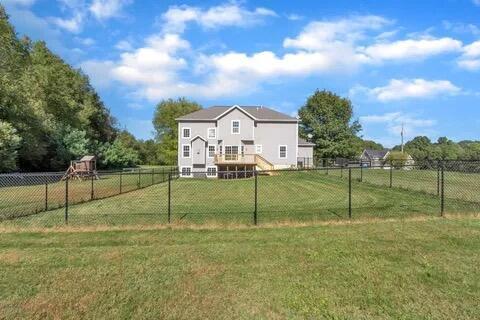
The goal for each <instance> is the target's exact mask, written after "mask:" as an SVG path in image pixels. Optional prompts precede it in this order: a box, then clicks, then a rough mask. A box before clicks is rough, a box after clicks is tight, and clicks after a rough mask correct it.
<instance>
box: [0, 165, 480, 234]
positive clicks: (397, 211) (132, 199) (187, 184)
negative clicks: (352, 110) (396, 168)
mask: <svg viewBox="0 0 480 320" xmlns="http://www.w3.org/2000/svg"><path fill="white" fill-rule="evenodd" d="M376 172H378V174H383V172H382V171H379V170H376V171H375V173H372V174H377V173H376ZM410 173H411V174H414V172H410ZM368 174H370V173H368ZM414 179H415V176H411V177H410V180H412V181H415V180H414ZM365 181H368V180H365ZM254 183H255V181H254V179H253V178H250V179H239V180H219V179H176V180H173V181H172V183H171V203H170V206H171V221H172V222H175V223H186V224H189V223H221V224H252V223H253V213H254V209H255V192H254V190H255V189H254V186H255V185H254ZM445 208H446V211H447V212H478V211H479V210H480V200H479V202H472V201H466V200H459V199H455V198H448V199H446V201H445ZM64 212H65V210H64V209H58V210H52V211H48V212H43V213H39V214H36V215H33V216H30V217H25V218H20V219H15V220H10V221H5V222H3V223H2V224H1V225H3V226H6V225H14V226H26V227H27V226H36V227H41V226H57V225H63V224H64V223H65V222H64V220H65V215H64ZM425 214H426V215H439V214H440V198H439V197H438V196H437V195H436V194H432V193H429V192H426V191H422V190H407V189H404V188H400V187H394V188H388V187H386V186H381V185H379V184H375V183H374V182H358V181H356V179H353V183H352V218H353V219H358V218H361V219H364V218H367V217H368V218H370V217H408V216H412V215H425ZM167 217H168V184H167V183H161V184H157V185H154V186H151V187H147V188H144V189H141V190H136V191H132V192H129V193H125V194H122V195H119V196H115V197H111V198H107V199H103V200H97V201H92V202H87V203H83V204H79V205H72V206H70V208H69V216H68V218H69V224H70V225H78V226H83V225H135V224H145V225H150V224H161V223H166V222H167ZM257 218H258V222H259V223H260V224H262V223H271V222H274V223H275V222H279V221H289V220H292V221H312V220H345V219H348V180H347V179H346V178H343V179H342V178H340V177H339V176H338V170H337V171H335V172H330V173H329V174H328V175H326V174H325V172H324V171H313V170H312V171H287V172H282V173H281V174H277V175H274V176H259V177H258V207H257Z"/></svg>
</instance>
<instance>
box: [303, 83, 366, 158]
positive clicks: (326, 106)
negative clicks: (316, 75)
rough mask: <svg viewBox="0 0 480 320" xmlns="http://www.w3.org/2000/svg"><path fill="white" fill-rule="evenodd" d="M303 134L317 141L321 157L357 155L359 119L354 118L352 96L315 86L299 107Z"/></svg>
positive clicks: (317, 151) (319, 156)
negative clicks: (347, 96) (337, 93)
mask: <svg viewBox="0 0 480 320" xmlns="http://www.w3.org/2000/svg"><path fill="white" fill-rule="evenodd" d="M298 115H299V117H300V136H301V137H303V138H306V139H308V140H309V141H311V142H313V143H315V156H316V157H318V158H335V157H346V158H351V157H356V156H358V155H359V154H358V152H359V151H358V147H355V144H356V142H358V137H357V136H356V135H357V133H358V132H359V131H360V130H361V126H360V124H359V123H358V121H353V120H352V116H353V107H352V103H351V102H350V100H348V99H345V98H342V97H340V96H338V95H336V94H335V93H332V92H330V91H326V90H323V91H319V90H316V91H315V93H314V94H313V95H311V96H310V97H308V99H307V101H306V103H305V105H304V106H302V107H301V108H300V110H299V111H298Z"/></svg>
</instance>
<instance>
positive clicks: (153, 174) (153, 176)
mask: <svg viewBox="0 0 480 320" xmlns="http://www.w3.org/2000/svg"><path fill="white" fill-rule="evenodd" d="M154 183H155V169H152V185H153V184H154Z"/></svg>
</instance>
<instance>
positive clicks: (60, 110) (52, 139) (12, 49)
mask: <svg viewBox="0 0 480 320" xmlns="http://www.w3.org/2000/svg"><path fill="white" fill-rule="evenodd" d="M0 121H4V122H7V123H9V124H10V125H11V126H13V128H14V129H15V132H16V135H18V136H19V137H20V138H21V141H20V146H19V147H18V155H17V158H18V159H17V161H16V162H15V163H16V164H17V165H18V167H19V169H22V170H61V169H65V166H66V165H67V164H68V162H69V161H70V160H71V159H72V157H76V156H78V155H77V154H78V153H79V152H88V153H98V152H99V150H100V149H101V148H102V146H103V145H105V144H111V143H112V142H113V141H114V139H115V136H116V134H117V129H116V127H115V120H114V118H113V117H112V116H111V114H110V111H109V110H108V109H107V108H106V107H105V106H104V105H103V103H102V101H101V100H100V98H99V96H98V94H97V93H96V92H95V90H94V89H93V88H92V86H91V85H90V83H89V80H88V78H87V77H86V76H85V75H84V74H83V73H82V72H81V71H80V70H76V69H74V68H72V67H71V66H70V65H68V64H67V63H65V62H64V61H63V60H62V59H61V58H60V57H58V56H57V55H55V54H54V53H52V52H51V51H50V50H49V49H48V47H47V46H46V44H45V43H44V42H42V41H39V42H32V41H30V40H29V39H28V38H23V39H19V38H18V36H17V34H16V33H15V30H14V28H13V27H12V25H11V24H10V23H9V21H8V15H7V14H6V12H5V9H4V8H3V7H2V6H1V5H0ZM80 135H82V136H80ZM80 141H88V145H87V146H82V147H81V148H80V149H79V148H78V147H79V143H80ZM72 147H73V149H72ZM74 149H75V150H74Z"/></svg>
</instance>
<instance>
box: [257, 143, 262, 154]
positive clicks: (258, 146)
mask: <svg viewBox="0 0 480 320" xmlns="http://www.w3.org/2000/svg"><path fill="white" fill-rule="evenodd" d="M258 148H260V152H258ZM255 153H256V154H262V153H263V146H262V145H261V144H256V145H255Z"/></svg>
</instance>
